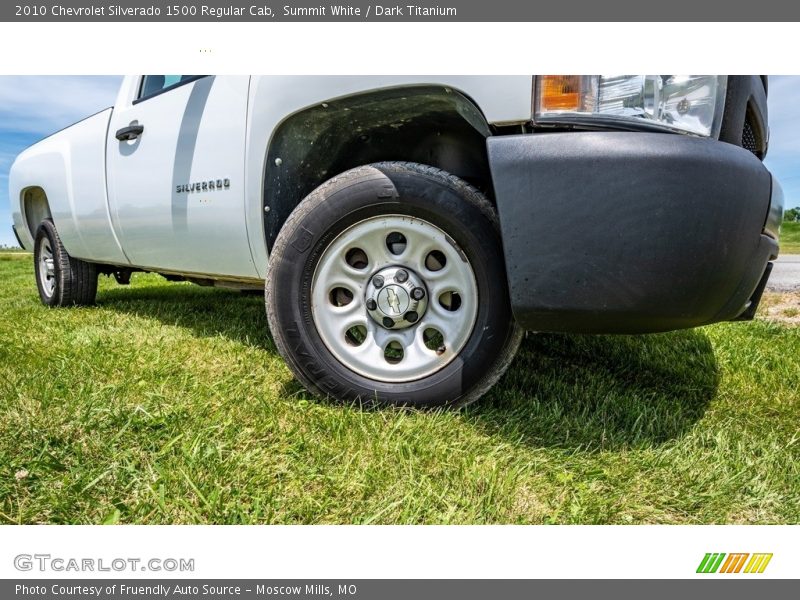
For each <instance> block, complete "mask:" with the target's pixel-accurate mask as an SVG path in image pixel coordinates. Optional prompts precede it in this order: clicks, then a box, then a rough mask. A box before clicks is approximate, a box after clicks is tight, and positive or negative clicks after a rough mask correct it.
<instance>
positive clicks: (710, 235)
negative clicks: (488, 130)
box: [488, 132, 778, 333]
mask: <svg viewBox="0 0 800 600" xmlns="http://www.w3.org/2000/svg"><path fill="white" fill-rule="evenodd" d="M488 151H489V160H490V165H491V170H492V178H493V182H494V189H495V196H496V199H497V207H498V211H499V214H500V223H501V227H502V232H503V244H504V249H505V258H506V271H507V275H508V283H509V287H510V292H511V302H512V307H513V310H514V315H515V316H516V318H517V320H518V321H519V322H520V324H521V325H522V326H523V327H525V328H527V329H532V330H538V331H577V332H587V333H588V332H592V333H601V332H606V333H644V332H654V331H666V330H671V329H681V328H686V327H695V326H698V325H704V324H707V323H713V322H716V321H725V320H732V319H736V318H737V317H740V316H744V315H746V314H747V313H748V312H750V311H752V310H754V306H753V303H754V302H757V301H758V296H760V293H758V294H757V293H756V292H757V291H759V290H757V288H758V287H759V283H760V282H761V280H762V278H763V276H764V275H765V271H766V269H767V263H768V262H769V260H770V258H771V257H774V256H776V255H777V252H778V247H777V242H776V241H775V240H774V239H772V238H771V237H769V236H767V235H764V234H763V231H764V226H765V222H766V219H767V214H768V212H769V209H770V199H771V191H772V177H771V175H770V173H769V172H768V171H767V169H766V168H765V167H764V166H763V165H762V164H761V162H760V161H759V160H758V159H757V158H756V157H755V156H753V154H751V153H750V152H748V151H746V150H743V149H742V148H739V147H736V146H733V145H731V144H726V143H722V142H717V141H713V140H705V139H698V138H691V137H687V136H682V135H672V134H659V133H652V134H651V133H630V132H628V133H621V132H568V133H547V134H544V133H543V134H529V135H519V136H502V137H491V138H489V140H488ZM762 289H763V288H762ZM748 309H750V311H749V310H748Z"/></svg>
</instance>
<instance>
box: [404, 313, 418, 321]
mask: <svg viewBox="0 0 800 600" xmlns="http://www.w3.org/2000/svg"><path fill="white" fill-rule="evenodd" d="M405 319H406V321H408V322H409V323H416V322H417V319H419V315H418V314H417V311H415V310H410V311H408V312H407V313H406V316H405Z"/></svg>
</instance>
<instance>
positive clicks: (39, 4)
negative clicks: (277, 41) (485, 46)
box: [0, 0, 800, 43]
mask: <svg viewBox="0 0 800 600" xmlns="http://www.w3.org/2000/svg"><path fill="white" fill-rule="evenodd" d="M0 21H5V22H22V21H27V22H36V21H40V22H70V21H72V22H78V21H84V22H159V21H160V22H186V21H190V22H200V21H206V22H213V21H218V22H265V23H271V22H281V21H285V22H290V21H295V22H297V21H300V22H327V21H330V22H341V21H351V22H358V21H370V22H398V21H401V22H502V21H516V22H555V21H564V22H568V21H572V22H579V21H591V22H611V21H623V22H642V21H663V22H668V21H669V22H675V21H678V22H692V21H705V22H708V21H724V22H747V21H758V22H767V21H800V4H798V3H796V2H786V0H761V1H760V2H749V1H743V0H731V1H730V2H712V1H710V0H706V1H705V2H698V1H697V0H672V1H671V2H667V3H664V2H652V1H649V2H648V1H645V0H605V1H604V2H597V1H596V0H574V1H573V2H543V1H542V2H529V1H526V0H396V3H394V2H389V1H386V2H374V1H371V0H345V1H343V2H324V1H321V0H317V1H316V2H315V1H313V0H312V1H307V0H302V1H296V0H264V1H258V0H199V1H196V0H108V1H106V0H13V1H12V2H11V3H6V2H3V3H2V4H0ZM565 33H566V32H565ZM699 42H701V43H702V40H699Z"/></svg>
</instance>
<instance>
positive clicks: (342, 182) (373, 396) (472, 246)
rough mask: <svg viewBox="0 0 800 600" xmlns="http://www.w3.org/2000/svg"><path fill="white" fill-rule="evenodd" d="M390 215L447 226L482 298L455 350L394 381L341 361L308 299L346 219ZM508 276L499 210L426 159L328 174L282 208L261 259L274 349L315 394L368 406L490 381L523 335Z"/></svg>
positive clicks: (427, 398) (455, 398)
mask: <svg viewBox="0 0 800 600" xmlns="http://www.w3.org/2000/svg"><path fill="white" fill-rule="evenodd" d="M388 214H392V215H398V214H399V215H409V216H412V217H417V218H421V219H425V220H426V221H428V222H430V223H432V224H433V225H435V226H436V227H438V228H439V229H441V230H442V231H444V232H445V233H446V234H447V235H449V236H450V237H451V238H452V239H453V240H454V241H455V242H456V244H457V245H458V247H460V248H461V249H462V251H463V252H464V253H465V254H466V255H467V259H468V260H469V263H470V265H471V267H472V269H473V273H474V276H475V281H476V283H477V289H478V297H479V299H480V300H479V303H478V309H477V314H476V320H475V325H474V327H473V328H472V333H471V334H470V336H469V338H468V340H467V341H466V343H465V345H464V346H463V348H462V349H461V351H460V352H459V354H458V355H457V357H456V358H455V359H454V360H452V361H451V362H450V363H448V364H447V365H446V366H444V367H443V368H441V370H439V371H437V372H435V373H433V374H431V375H429V376H427V377H424V378H421V379H417V380H414V381H406V382H400V383H387V382H382V381H378V380H375V379H369V378H367V377H364V376H362V375H360V374H358V373H356V372H355V371H352V370H350V369H349V368H348V367H347V366H346V365H345V364H342V363H341V362H339V360H338V359H337V358H335V357H334V355H333V354H332V353H331V352H330V351H329V350H328V348H327V347H326V346H325V344H324V343H323V342H322V341H321V338H320V335H319V333H318V331H317V328H316V326H315V325H314V320H313V318H312V315H311V310H312V309H311V302H310V294H311V281H312V277H313V274H314V272H315V267H316V265H317V263H318V262H319V260H320V258H321V256H322V254H323V252H324V250H325V249H326V248H327V247H328V246H329V245H330V244H331V243H332V241H333V240H334V239H335V238H336V237H337V236H338V235H339V234H340V233H341V232H342V231H344V230H346V229H347V228H348V227H350V226H351V225H353V224H355V223H358V222H360V221H363V220H364V219H368V218H370V217H374V216H377V215H388ZM505 281H506V279H505V264H504V260H503V251H502V245H501V239H500V232H499V224H498V219H497V216H496V214H495V211H494V209H493V207H492V205H491V204H490V203H489V202H488V200H487V199H486V198H485V197H484V196H483V195H482V194H481V193H480V192H479V191H478V190H477V189H475V188H474V187H472V186H471V185H469V184H467V183H466V182H464V181H463V180H461V179H458V178H457V177H455V176H453V175H450V174H448V173H445V172H444V171H441V170H439V169H436V168H433V167H429V166H424V165H420V164H416V163H401V162H385V163H378V164H373V165H367V166H363V167H357V168H355V169H352V170H350V171H347V172H345V173H343V174H341V175H339V176H337V177H334V178H333V179H331V180H329V181H327V182H326V183H324V184H323V185H321V186H320V187H319V188H317V189H316V190H314V191H313V192H312V193H311V194H309V195H308V196H307V197H306V198H305V199H304V200H303V201H302V202H301V203H300V204H299V205H298V206H297V207H296V208H295V210H294V211H293V212H292V214H291V215H290V216H289V218H288V219H287V221H286V223H285V224H284V226H283V228H282V229H281V231H280V233H279V235H278V237H277V239H276V241H275V245H274V247H273V249H272V253H271V256H270V262H269V265H268V271H267V283H266V295H265V301H266V309H267V318H268V321H269V326H270V330H271V332H272V335H273V339H274V341H275V344H276V346H277V348H278V351H279V352H280V353H281V355H282V356H283V358H284V359H285V360H286V362H287V364H288V365H289V367H290V368H291V370H292V371H293V373H294V374H295V376H296V377H297V379H298V380H299V381H300V382H301V383H302V384H303V385H304V386H305V387H306V388H307V389H308V390H309V391H311V392H312V393H313V394H315V395H317V396H319V397H322V398H330V399H333V400H336V401H338V402H342V403H347V404H351V403H357V404H361V405H366V406H370V405H394V406H413V407H419V408H430V407H438V406H451V407H455V406H464V405H466V404H469V403H471V402H474V401H475V400H477V399H478V398H480V397H481V395H483V394H484V393H485V392H486V391H487V390H489V388H491V387H492V385H494V383H495V382H496V381H497V380H498V379H499V378H500V376H501V375H502V374H503V372H504V371H505V370H506V368H507V367H508V365H509V364H510V363H511V361H512V359H513V358H514V355H515V353H516V351H517V348H518V346H519V343H520V340H521V339H522V333H523V332H522V330H521V329H520V328H519V327H518V326H517V325H516V323H515V321H514V319H513V317H512V314H511V308H510V302H509V297H508V290H507V286H506V284H505Z"/></svg>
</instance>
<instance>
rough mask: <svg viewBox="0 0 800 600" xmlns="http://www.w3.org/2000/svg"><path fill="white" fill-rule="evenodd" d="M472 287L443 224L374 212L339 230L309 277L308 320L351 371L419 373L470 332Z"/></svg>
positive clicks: (444, 359) (398, 378)
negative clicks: (372, 215) (310, 318)
mask: <svg viewBox="0 0 800 600" xmlns="http://www.w3.org/2000/svg"><path fill="white" fill-rule="evenodd" d="M478 300H479V298H478V289H477V283H476V281H475V275H474V274H473V271H472V266H471V265H470V263H469V261H468V260H467V259H466V257H465V254H464V252H463V251H462V250H461V249H460V248H459V247H458V246H457V245H456V243H455V241H454V240H453V239H452V238H451V237H450V236H448V235H447V234H446V233H445V232H444V231H443V230H441V229H440V228H439V227H437V226H436V225H434V224H432V223H431V222H429V221H426V220H423V219H420V218H417V217H412V216H408V215H395V214H389V215H379V216H374V217H369V218H367V219H364V220H363V221H360V222H358V223H355V224H353V225H351V226H350V227H348V228H347V229H345V230H344V231H342V232H341V233H340V234H339V235H338V236H337V237H336V238H335V239H334V240H333V241H332V242H331V243H330V245H329V246H328V247H327V248H326V249H325V250H324V251H323V253H322V255H321V256H320V259H319V262H318V263H317V267H316V269H315V271H314V275H313V278H312V282H311V311H312V315H313V319H314V325H315V327H316V329H317V332H318V333H319V336H320V338H321V340H322V342H323V344H324V345H325V347H326V348H327V349H328V350H329V351H330V352H331V353H332V354H333V356H334V357H335V358H336V359H338V360H339V361H340V362H341V363H342V364H343V365H344V366H346V367H347V368H348V369H350V370H351V371H353V372H355V373H358V374H359V375H362V376H364V377H367V378H369V379H372V380H375V381H382V382H393V383H394V382H404V381H414V380H417V379H422V378H423V377H427V376H429V375H431V374H433V373H436V372H437V371H439V370H440V369H443V368H444V367H446V366H447V365H448V364H450V363H451V362H452V361H453V360H455V358H456V357H457V356H458V354H459V352H461V350H462V348H463V347H464V346H465V345H466V343H467V340H468V339H469V337H470V335H471V332H472V329H473V326H474V325H475V322H476V317H477V312H478Z"/></svg>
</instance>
